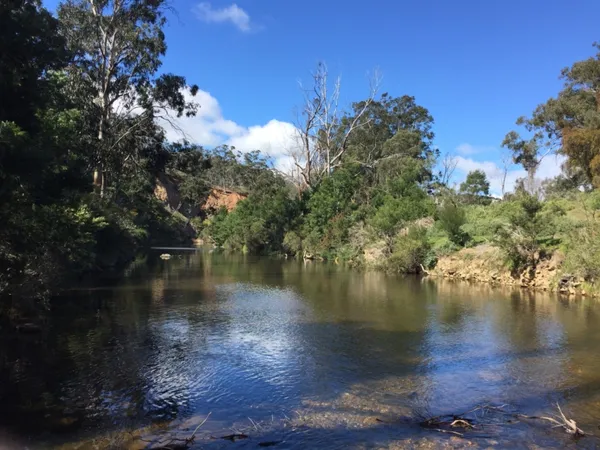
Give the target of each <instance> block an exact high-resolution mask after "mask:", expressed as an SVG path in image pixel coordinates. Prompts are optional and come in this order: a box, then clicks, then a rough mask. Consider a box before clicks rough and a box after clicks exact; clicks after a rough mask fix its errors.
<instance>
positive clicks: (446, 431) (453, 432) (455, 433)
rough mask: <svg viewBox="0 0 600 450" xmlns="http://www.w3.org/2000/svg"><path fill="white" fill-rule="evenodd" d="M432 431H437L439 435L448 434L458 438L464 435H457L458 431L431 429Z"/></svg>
mask: <svg viewBox="0 0 600 450" xmlns="http://www.w3.org/2000/svg"><path fill="white" fill-rule="evenodd" d="M431 429H432V430H433V431H439V432H440V433H448V434H454V435H455V436H460V437H464V436H465V435H464V434H462V433H459V432H458V431H452V430H442V429H441V428H431Z"/></svg>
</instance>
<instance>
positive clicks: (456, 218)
mask: <svg viewBox="0 0 600 450" xmlns="http://www.w3.org/2000/svg"><path fill="white" fill-rule="evenodd" d="M437 219H438V223H439V226H440V227H441V228H442V230H444V231H445V232H446V234H447V235H448V239H450V241H451V242H452V243H454V244H456V245H459V246H464V245H465V244H466V243H467V242H468V240H469V235H468V234H467V233H466V232H465V231H464V230H463V229H462V226H463V225H464V224H465V223H466V222H467V215H466V213H465V210H464V208H462V207H460V206H458V205H457V204H456V203H454V202H452V201H450V200H446V201H444V202H443V203H442V206H441V207H440V208H439V209H438V211H437Z"/></svg>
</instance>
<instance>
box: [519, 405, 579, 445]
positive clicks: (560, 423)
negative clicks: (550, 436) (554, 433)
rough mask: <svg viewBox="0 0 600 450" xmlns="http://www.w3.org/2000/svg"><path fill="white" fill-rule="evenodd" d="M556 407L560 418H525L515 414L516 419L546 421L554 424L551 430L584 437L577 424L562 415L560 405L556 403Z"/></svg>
mask: <svg viewBox="0 0 600 450" xmlns="http://www.w3.org/2000/svg"><path fill="white" fill-rule="evenodd" d="M556 407H557V408H558V412H559V413H560V416H554V417H548V416H540V417H537V416H526V415H525V414H517V416H518V417H523V418H525V419H539V420H547V421H548V422H551V423H553V424H554V426H553V427H552V428H563V429H564V430H565V431H566V432H567V433H569V434H572V435H573V436H576V437H582V436H585V435H586V433H585V432H584V431H583V430H582V429H581V428H579V427H578V426H577V423H576V422H575V421H574V420H573V419H568V418H567V417H566V416H565V414H564V413H563V411H562V409H561V407H560V405H559V404H558V403H557V404H556Z"/></svg>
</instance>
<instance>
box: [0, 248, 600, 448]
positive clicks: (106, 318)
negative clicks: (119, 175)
mask: <svg viewBox="0 0 600 450" xmlns="http://www.w3.org/2000/svg"><path fill="white" fill-rule="evenodd" d="M154 256H155V257H152V256H151V257H149V258H148V261H147V262H145V263H144V264H138V265H137V266H136V267H134V268H132V270H131V273H130V274H129V276H128V278H127V279H126V280H125V281H124V282H122V283H120V284H117V285H110V286H106V285H105V286H96V287H95V288H92V289H82V290H74V291H71V292H69V293H67V294H65V295H64V296H62V297H61V298H58V299H56V300H55V301H54V302H53V309H52V311H51V315H50V317H51V319H50V320H49V322H48V325H47V327H46V328H45V329H44V330H43V332H42V333H40V334H36V335H31V336H22V335H20V336H14V335H12V334H10V335H5V336H2V346H1V347H0V348H1V352H2V354H1V358H0V420H1V423H2V424H3V425H4V426H5V427H6V428H7V429H9V430H11V432H12V433H14V434H16V435H17V436H19V437H20V438H22V439H23V440H24V441H26V442H28V443H29V444H30V445H31V444H34V445H40V446H42V445H44V444H45V445H48V446H53V445H59V444H63V443H68V442H79V441H82V440H83V441H85V440H86V439H90V438H93V437H94V436H96V437H97V436H101V435H103V434H105V433H110V432H112V431H115V430H119V429H122V430H124V429H127V430H129V429H136V428H141V427H144V426H147V425H150V424H165V426H167V427H170V428H177V427H181V426H183V425H184V424H185V423H186V421H190V420H192V418H195V417H204V416H205V415H206V414H207V413H208V412H212V415H211V420H210V421H209V422H207V424H206V425H205V426H204V427H203V428H206V430H217V429H218V428H219V427H221V428H222V427H226V426H227V425H228V424H233V423H237V422H245V423H248V417H251V418H252V419H253V420H257V421H269V420H273V419H272V418H273V417H277V418H282V417H285V416H288V417H290V419H291V421H290V422H288V423H286V425H287V426H286V427H273V429H268V427H266V428H265V430H263V431H264V433H263V431H261V432H260V433H259V432H258V430H255V432H254V433H253V434H255V435H262V434H265V436H263V437H261V438H264V439H267V438H268V437H269V436H271V435H277V436H279V438H278V439H277V440H281V439H283V440H285V443H283V444H279V445H278V446H277V447H275V448H307V447H312V448H348V447H356V448H387V447H392V448H393V446H398V447H397V448H403V447H406V446H409V447H410V446H413V445H414V446H418V445H422V446H423V448H438V447H439V446H442V445H450V446H451V447H456V446H460V445H462V444H465V442H462V444H461V442H458V441H456V439H453V438H457V437H456V436H446V435H439V433H437V434H436V433H433V434H432V432H431V431H427V430H422V429H420V428H419V427H418V426H415V423H416V422H415V421H414V420H412V422H411V421H409V420H406V421H404V422H402V423H400V424H394V425H386V424H382V423H380V422H378V421H377V419H383V420H392V421H393V420H397V419H398V418H399V417H411V416H413V415H414V414H415V412H420V413H422V414H430V415H438V414H447V413H456V412H459V411H466V410H468V409H470V408H472V407H473V406H475V405H478V404H482V403H487V402H490V403H494V404H505V403H508V404H510V405H514V406H515V407H517V408H518V409H519V410H520V411H522V412H525V413H528V414H535V413H539V412H544V411H546V412H547V411H548V409H549V408H552V407H553V406H552V405H553V402H555V401H559V402H560V403H561V405H564V407H565V408H566V409H567V410H568V411H570V412H572V413H573V414H574V416H575V418H576V419H577V420H578V423H580V425H581V426H582V428H584V429H585V428H586V427H587V428H588V429H595V428H596V427H597V426H598V424H600V356H599V354H598V352H597V351H596V349H597V348H598V345H599V344H600V326H599V325H600V323H599V322H600V315H599V312H600V310H599V309H598V307H596V306H595V305H593V304H592V303H591V302H587V301H584V302H569V303H566V302H561V301H558V300H557V299H555V298H553V297H550V296H544V295H537V294H535V295H534V294H531V295H530V294H526V293H521V292H507V291H502V290H494V289H490V288H488V287H481V286H468V285H464V284H450V283H443V282H441V283H434V282H431V281H423V280H420V279H418V278H414V277H407V278H396V277H385V276H384V275H382V274H380V273H373V272H364V273H362V272H356V271H350V270H347V269H345V268H344V267H341V266H337V265H333V264H332V265H328V264H321V263H308V264H305V263H303V262H297V261H281V260H273V259H261V258H254V257H248V256H225V255H218V254H210V253H207V252H202V253H197V254H189V253H185V254H181V255H178V254H175V255H174V257H173V258H172V259H171V260H168V261H162V260H160V259H159V258H158V254H157V255H154ZM207 432H209V431H207ZM215 432H216V431H215ZM256 439H259V436H256ZM256 439H250V440H248V441H246V442H239V443H235V444H230V443H228V445H231V446H234V447H240V448H250V447H251V446H253V445H254V446H256V444H257V441H256ZM457 439H458V438H457ZM490 439H492V441H493V440H494V439H496V441H497V442H496V444H494V442H490V441H489V439H488V440H487V441H485V442H483V441H482V442H481V444H482V445H500V446H507V447H511V448H518V447H519V446H521V445H529V443H531V442H535V443H536V444H538V445H542V446H544V447H552V446H556V447H562V446H564V445H570V444H571V443H570V441H565V438H564V436H562V435H561V434H560V433H559V432H558V431H556V432H553V433H550V434H549V433H548V432H547V428H546V429H541V428H539V427H538V428H536V427H530V426H527V427H526V426H525V425H524V424H520V425H514V426H512V427H505V429H502V430H501V431H498V432H496V433H495V436H494V437H493V438H490ZM207 445H209V447H207V448H211V447H215V446H219V445H223V443H222V442H220V441H215V442H212V441H211V442H204V443H203V448H204V446H207ZM427 445H429V446H430V447H427ZM579 445H582V444H579ZM584 445H585V443H584ZM34 448H37V447H34ZM65 448H67V447H65ZM70 448H84V447H75V446H72V447H70ZM219 448H220V447H219Z"/></svg>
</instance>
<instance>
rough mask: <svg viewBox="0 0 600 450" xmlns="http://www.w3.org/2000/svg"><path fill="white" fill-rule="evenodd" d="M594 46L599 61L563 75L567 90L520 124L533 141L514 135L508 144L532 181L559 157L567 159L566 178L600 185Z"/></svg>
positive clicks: (599, 92) (599, 80)
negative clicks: (546, 161) (548, 160)
mask: <svg viewBox="0 0 600 450" xmlns="http://www.w3.org/2000/svg"><path fill="white" fill-rule="evenodd" d="M594 47H595V48H596V49H597V53H596V55H595V56H593V57H590V58H588V59H585V60H583V61H578V62H575V63H574V64H573V65H572V66H570V67H566V68H564V69H563V70H562V73H561V78H562V79H563V80H564V86H563V89H562V90H561V91H560V92H559V93H558V95H557V96H556V97H555V98H550V99H549V100H548V101H546V102H545V103H543V104H541V105H539V106H538V107H537V108H536V109H535V110H534V111H533V114H532V115H531V117H521V118H520V119H519V120H518V121H517V124H518V125H523V126H524V127H525V129H526V130H527V131H528V132H529V133H531V134H532V136H533V137H532V138H531V139H529V140H524V139H521V138H520V137H519V136H518V134H517V133H515V132H511V133H509V134H508V135H507V137H506V139H505V141H504V144H505V145H506V146H507V147H508V148H510V149H511V150H513V152H514V155H515V162H520V163H522V164H523V167H524V168H525V169H526V170H527V171H528V173H529V174H530V178H531V174H532V173H534V172H535V169H536V168H537V167H538V166H539V163H540V161H541V159H542V158H543V157H544V156H545V155H547V154H551V153H558V154H562V155H564V156H566V157H567V160H566V166H565V168H566V169H567V172H568V175H570V176H578V175H580V174H582V175H583V176H584V177H585V179H586V182H587V184H588V185H589V184H593V185H594V186H596V187H598V186H600V43H595V44H594Z"/></svg>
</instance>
